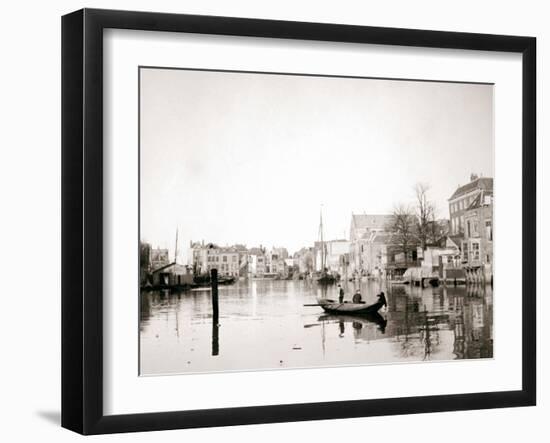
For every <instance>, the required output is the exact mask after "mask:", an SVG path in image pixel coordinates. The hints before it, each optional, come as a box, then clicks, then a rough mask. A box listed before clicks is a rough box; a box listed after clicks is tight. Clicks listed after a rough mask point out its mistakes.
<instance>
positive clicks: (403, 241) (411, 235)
mask: <svg viewBox="0 0 550 443" xmlns="http://www.w3.org/2000/svg"><path fill="white" fill-rule="evenodd" d="M415 219H416V217H415V215H414V212H413V210H412V209H411V208H410V207H409V206H407V205H404V204H402V203H400V204H399V205H397V206H395V207H394V209H393V213H392V218H391V222H390V226H388V228H389V230H390V231H391V232H392V233H393V234H394V235H395V239H396V241H397V243H398V244H399V246H400V248H401V251H402V252H403V254H404V255H405V260H406V259H407V255H408V253H409V251H410V250H411V248H412V247H413V246H414V244H415V240H416V232H415V231H416V227H415V222H416V220H415Z"/></svg>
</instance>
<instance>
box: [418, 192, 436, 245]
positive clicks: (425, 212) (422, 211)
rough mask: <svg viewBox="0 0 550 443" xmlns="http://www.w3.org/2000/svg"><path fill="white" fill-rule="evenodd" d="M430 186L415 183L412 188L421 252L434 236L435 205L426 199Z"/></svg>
mask: <svg viewBox="0 0 550 443" xmlns="http://www.w3.org/2000/svg"><path fill="white" fill-rule="evenodd" d="M429 190H430V186H429V185H428V184H426V183H417V184H416V185H415V187H414V191H415V194H416V229H417V232H418V239H419V240H420V246H422V250H426V246H427V244H428V242H429V241H430V240H432V237H434V236H435V235H432V234H435V231H434V228H435V226H436V225H435V205H434V203H433V202H431V201H430V200H429V198H428V191H429Z"/></svg>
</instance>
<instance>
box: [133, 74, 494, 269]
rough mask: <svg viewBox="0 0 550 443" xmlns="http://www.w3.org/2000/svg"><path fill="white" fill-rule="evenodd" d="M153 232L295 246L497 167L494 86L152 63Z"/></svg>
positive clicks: (146, 96) (440, 202)
mask: <svg viewBox="0 0 550 443" xmlns="http://www.w3.org/2000/svg"><path fill="white" fill-rule="evenodd" d="M140 100H141V107H140V109H141V116H140V118H141V121H140V124H141V134H140V136H141V140H140V141H141V176H140V180H141V201H140V203H141V238H142V240H145V241H148V242H150V243H152V244H153V246H155V247H156V246H161V247H168V248H170V250H171V251H170V253H171V255H172V254H173V249H174V243H175V231H176V227H177V228H179V249H180V252H181V253H182V257H183V260H182V262H185V258H186V253H187V252H186V251H187V247H188V244H189V241H190V240H191V239H193V240H202V239H204V240H205V242H208V241H211V242H214V243H219V244H222V245H225V244H233V243H244V244H246V245H247V246H249V247H251V246H257V245H260V244H262V245H264V246H267V247H271V246H285V247H287V248H288V249H289V251H290V252H294V251H295V250H297V249H299V248H300V247H302V246H307V245H311V244H312V243H313V242H314V241H315V240H317V239H318V228H319V210H320V206H321V205H323V215H324V221H325V236H326V238H329V239H332V238H342V237H344V235H345V236H346V237H348V236H349V226H350V221H351V214H352V212H353V213H363V212H366V213H372V214H382V213H391V211H392V208H393V207H394V206H395V204H396V203H399V202H404V203H407V202H412V201H413V200H414V191H413V187H414V185H415V183H417V182H425V183H428V184H429V185H430V186H431V189H430V196H431V198H432V199H433V200H434V202H435V203H436V207H437V210H438V216H439V217H441V218H448V216H449V214H448V205H447V199H448V198H449V197H450V196H451V194H452V193H453V191H454V190H455V189H456V187H457V186H458V185H462V184H465V183H467V182H468V181H469V177H470V173H471V172H477V173H481V174H483V175H484V176H491V177H492V176H493V87H492V86H490V85H472V84H456V83H436V82H412V81H396V80H375V79H346V78H327V77H304V76H292V75H272V74H246V73H227V72H205V71H188V70H168V69H149V68H147V69H141V88H140Z"/></svg>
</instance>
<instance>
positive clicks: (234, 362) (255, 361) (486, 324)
mask: <svg viewBox="0 0 550 443" xmlns="http://www.w3.org/2000/svg"><path fill="white" fill-rule="evenodd" d="M345 289H346V298H347V299H349V298H351V295H352V294H353V291H354V289H355V287H354V285H352V284H351V283H349V285H348V287H346V288H345ZM360 289H361V292H362V294H363V299H364V300H365V301H366V302H367V303H373V302H375V301H376V294H377V293H378V292H379V291H380V290H384V292H385V293H386V294H387V300H388V308H387V309H386V310H384V309H383V310H381V311H380V313H379V314H376V315H371V316H367V317H357V316H353V315H333V314H331V315H328V314H324V313H323V311H322V309H321V308H320V307H315V306H313V307H304V304H315V303H316V300H317V297H319V296H324V297H329V298H337V294H336V287H335V286H333V287H328V288H327V287H321V286H318V285H316V284H315V283H310V282H304V281H261V280H258V281H249V282H238V283H237V284H235V285H232V286H224V287H220V290H219V305H220V318H219V322H214V321H213V318H212V304H211V294H210V290H209V289H200V290H193V291H187V292H180V293H170V292H168V291H156V292H144V293H142V294H141V300H140V308H141V309H140V314H141V321H140V363H141V371H142V373H143V374H165V373H185V372H211V371H227V370H253V369H272V368H293V367H294V368H296V367H319V366H340V365H356V364H375V363H388V362H403V361H429V360H453V359H474V358H491V357H492V356H493V339H492V337H493V330H492V318H493V312H492V290H491V288H490V287H489V286H487V287H484V286H468V287H465V286H458V287H454V286H453V287H438V288H431V287H430V288H424V289H423V288H419V287H410V286H405V285H394V286H388V287H386V286H385V285H381V284H380V283H379V282H364V283H361V285H360ZM218 323H219V324H218Z"/></svg>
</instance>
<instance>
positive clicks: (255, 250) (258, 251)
mask: <svg viewBox="0 0 550 443" xmlns="http://www.w3.org/2000/svg"><path fill="white" fill-rule="evenodd" d="M248 253H249V254H250V255H264V251H263V250H262V249H261V248H250V249H249V250H248Z"/></svg>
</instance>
